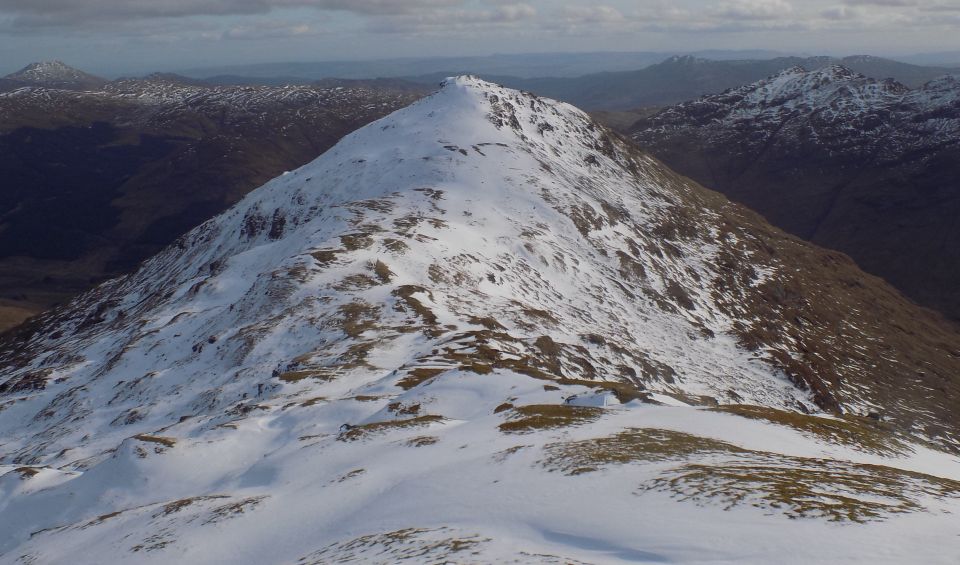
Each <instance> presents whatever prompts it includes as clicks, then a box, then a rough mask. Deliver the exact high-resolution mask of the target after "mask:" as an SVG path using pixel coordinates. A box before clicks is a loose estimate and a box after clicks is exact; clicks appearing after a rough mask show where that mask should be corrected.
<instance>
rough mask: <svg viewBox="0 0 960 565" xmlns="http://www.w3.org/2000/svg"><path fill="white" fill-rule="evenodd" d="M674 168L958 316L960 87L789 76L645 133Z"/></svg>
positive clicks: (637, 131) (679, 114)
mask: <svg viewBox="0 0 960 565" xmlns="http://www.w3.org/2000/svg"><path fill="white" fill-rule="evenodd" d="M632 137H633V139H634V140H636V141H637V142H638V143H639V144H640V145H641V146H643V147H644V148H646V149H647V150H648V151H650V152H651V153H653V154H654V155H656V156H657V157H659V158H660V159H662V160H663V161H664V162H665V163H667V164H668V165H669V166H671V167H672V168H674V169H675V170H677V171H678V172H680V173H681V174H684V175H687V176H689V177H691V178H693V179H695V180H697V181H698V182H701V183H703V184H704V185H706V186H709V187H711V188H714V189H716V190H719V191H721V192H723V193H725V194H727V195H728V196H730V197H731V198H733V199H735V200H738V201H740V202H743V203H745V204H747V205H748V206H750V207H751V208H753V209H755V210H757V211H759V212H760V213H761V214H763V215H764V216H766V217H767V219H769V220H770V221H771V222H772V223H774V224H776V225H778V226H780V227H782V228H784V229H786V230H787V231H790V232H792V233H794V234H796V235H799V236H801V237H803V238H805V239H807V240H810V241H812V242H814V243H817V244H819V245H823V246H826V247H831V248H834V249H839V250H841V251H843V252H845V253H848V254H849V255H850V256H852V257H853V258H854V259H855V260H856V261H857V262H858V263H859V264H860V266H862V267H863V268H864V269H865V270H867V271H869V272H872V273H875V274H877V275H880V276H882V277H884V278H885V279H887V280H888V281H890V282H891V283H893V284H894V285H895V286H897V287H899V288H900V289H901V290H902V291H903V292H904V293H905V294H907V295H908V296H910V297H912V298H913V299H914V300H916V301H917V302H919V303H921V304H924V305H927V306H930V307H933V308H937V309H939V310H940V311H942V312H944V313H945V314H946V315H947V316H949V317H951V318H953V319H954V320H960V293H958V292H957V289H960V222H958V221H957V219H958V218H960V180H958V179H960V79H958V78H957V77H953V76H947V77H943V78H941V79H938V80H934V81H931V82H929V83H927V84H926V85H925V86H923V87H921V88H918V89H910V88H908V87H907V86H905V85H903V84H901V83H898V82H896V81H892V80H884V81H878V80H875V79H872V78H868V77H866V76H864V75H863V74H860V73H857V72H855V71H853V70H851V69H849V68H847V67H842V66H828V67H825V68H821V69H819V70H807V69H804V68H802V67H793V68H790V69H787V70H785V71H783V72H781V73H779V74H777V75H775V76H773V77H770V78H767V79H764V80H761V81H758V82H755V83H753V84H750V85H747V86H743V87H740V88H737V89H733V90H730V91H728V92H724V93H722V94H716V95H711V96H706V97H703V98H700V99H698V100H694V101H691V102H686V103H683V104H679V105H677V106H674V107H671V108H669V109H666V110H664V111H662V112H660V113H658V114H656V115H654V116H652V117H649V118H645V119H642V120H641V121H639V122H638V123H637V124H636V125H635V126H634V128H633V133H632Z"/></svg>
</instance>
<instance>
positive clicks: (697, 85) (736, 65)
mask: <svg viewBox="0 0 960 565" xmlns="http://www.w3.org/2000/svg"><path fill="white" fill-rule="evenodd" d="M835 64H843V65H844V66H847V67H848V68H851V69H853V70H855V71H857V72H859V73H862V74H864V75H866V76H868V77H872V78H876V79H881V80H882V79H885V78H893V79H896V80H897V81H899V82H902V83H903V84H906V85H907V86H911V87H916V86H921V85H923V84H924V83H926V82H928V81H930V80H933V79H935V78H937V77H941V76H943V75H946V74H952V73H955V72H960V71H958V70H957V69H952V68H941V67H923V66H918V65H910V64H907V63H901V62H898V61H892V60H889V59H882V58H879V57H870V56H856V57H846V58H843V59H833V58H830V57H808V58H800V57H780V58H776V59H765V60H730V61H714V60H708V59H702V58H696V57H691V56H679V57H671V58H670V59H667V60H666V61H664V62H662V63H658V64H655V65H651V66H649V67H646V68H644V69H640V70H635V71H629V72H610V73H596V74H590V75H585V76H580V77H576V78H533V79H521V78H517V77H508V76H496V77H487V78H490V79H491V80H496V81H497V82H500V83H502V84H505V85H508V86H511V87H513V88H520V89H524V90H528V91H530V92H535V93H537V94H540V95H542V96H549V97H551V98H556V99H559V100H564V101H566V102H569V103H571V104H575V105H577V106H580V107H581V108H585V109H588V110H632V109H635V108H643V107H650V106H666V105H671V104H677V103H679V102H684V101H686V100H690V99H693V98H696V97H698V96H702V95H705V94H716V93H719V92H723V91H724V90H727V89H730V88H736V87H738V86H741V85H744V84H749V83H752V82H754V81H757V80H761V79H763V78H766V77H768V76H770V75H772V74H775V73H777V72H780V71H782V70H784V69H788V68H790V67H795V66H803V67H805V68H809V69H812V70H816V69H821V68H825V67H829V66H831V65H835ZM437 78H438V76H428V77H420V78H419V79H418V78H413V79H410V80H425V82H433V81H435V80H437Z"/></svg>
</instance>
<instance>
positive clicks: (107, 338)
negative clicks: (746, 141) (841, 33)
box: [0, 78, 960, 563]
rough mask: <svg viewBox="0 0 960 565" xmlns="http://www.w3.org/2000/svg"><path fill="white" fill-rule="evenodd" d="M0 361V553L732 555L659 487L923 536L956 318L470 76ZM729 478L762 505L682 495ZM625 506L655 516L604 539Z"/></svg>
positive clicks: (378, 125) (940, 456)
mask: <svg viewBox="0 0 960 565" xmlns="http://www.w3.org/2000/svg"><path fill="white" fill-rule="evenodd" d="M0 362H2V367H3V368H2V373H0V383H2V384H0V394H2V396H0V402H2V404H0V406H2V409H0V442H2V445H3V449H4V453H5V454H6V455H5V456H4V457H3V459H2V460H0V465H8V467H6V468H5V469H6V470H8V471H9V472H8V473H7V474H6V475H4V476H3V481H4V482H3V483H0V488H2V489H4V490H3V492H4V493H6V494H8V496H7V497H6V498H5V499H3V500H5V502H4V503H2V505H0V526H2V527H0V531H3V532H4V535H3V537H2V538H0V552H2V553H0V555H2V556H3V557H4V558H7V557H8V556H10V557H11V558H15V557H17V556H21V555H22V556H26V557H25V559H29V558H33V559H38V560H41V561H43V560H48V561H58V560H62V559H66V558H67V556H69V555H70V554H71V551H75V550H76V549H77V548H80V547H84V548H85V551H88V552H89V553H86V555H91V556H96V558H97V559H100V560H109V559H113V560H116V559H120V558H124V556H126V557H128V558H129V556H130V555H132V554H137V555H138V558H139V557H142V558H143V559H154V560H160V561H162V560H164V559H170V558H172V557H173V556H174V555H178V556H180V557H181V558H186V559H188V560H193V561H195V562H217V561H221V562H222V561H223V560H224V559H228V560H234V561H236V560H238V559H239V560H246V561H249V562H295V561H297V560H300V562H315V563H328V562H338V560H345V559H348V558H351V557H352V558H357V559H366V560H368V561H372V562H391V561H395V560H396V559H398V558H400V557H407V558H416V557H417V556H420V557H423V558H429V559H440V560H443V559H454V560H465V561H466V562H471V561H475V562H503V560H504V559H514V560H518V561H520V562H524V561H526V562H529V561H531V560H532V561H543V562H551V561H550V560H551V559H552V560H555V561H557V562H570V561H571V560H581V561H583V562H589V561H592V560H597V559H606V558H611V557H610V556H611V555H612V556H613V557H612V558H614V559H620V560H625V561H629V560H637V559H648V560H650V559H667V558H669V559H675V560H696V559H697V558H698V557H697V555H698V552H701V551H716V552H717V554H718V555H720V556H721V557H723V558H728V559H736V558H738V557H739V558H744V557H745V556H748V555H752V556H753V557H752V559H754V560H763V559H765V558H769V557H770V556H771V554H769V553H766V551H770V549H769V547H771V546H767V547H768V549H766V550H765V551H761V552H760V553H762V555H761V556H760V557H757V554H756V553H745V552H744V551H743V548H742V547H738V544H737V543H733V544H731V545H730V546H729V547H721V548H713V549H711V550H707V549H706V547H705V546H703V545H702V544H703V543H704V541H703V540H709V539H716V537H715V536H716V535H719V534H720V531H718V530H715V529H714V528H715V527H713V526H711V527H706V526H705V531H703V532H699V533H694V534H693V535H692V536H691V537H689V538H687V537H685V536H687V535H688V534H685V536H684V537H683V538H682V539H681V538H677V534H669V535H667V537H668V538H671V539H672V540H673V541H668V542H666V543H665V542H663V541H657V542H655V541H653V540H656V539H661V540H663V539H666V538H663V537H659V538H658V536H663V535H665V531H664V530H663V528H664V527H667V526H669V525H670V524H673V525H677V524H679V523H682V522H685V521H689V520H691V519H692V517H693V516H694V515H696V514H697V512H699V511H698V510H697V506H695V505H688V504H685V503H680V502H676V501H671V500H670V496H671V495H675V496H681V497H684V498H693V499H694V500H701V502H703V503H704V504H707V506H709V507H710V508H712V509H710V510H704V512H706V513H707V514H705V515H701V517H707V518H708V519H706V520H699V521H700V522H703V523H717V524H721V523H723V524H740V525H741V526H749V527H747V528H746V529H744V530H740V531H737V530H738V528H737V527H736V526H733V527H732V528H731V531H730V532H727V534H731V535H733V536H734V537H733V538H731V539H736V540H742V536H744V535H748V532H749V531H752V532H753V533H754V534H755V533H757V532H758V531H759V532H762V534H763V535H765V536H768V537H769V540H777V543H778V544H779V543H783V544H786V545H788V546H789V545H790V542H789V538H790V537H793V538H794V539H796V536H795V535H792V534H791V536H789V537H788V536H786V535H785V534H784V531H785V530H781V528H783V527H784V525H785V524H788V523H790V521H789V519H788V518H786V517H785V516H784V515H786V516H792V517H807V518H812V519H813V518H826V519H836V520H851V521H855V522H865V521H872V520H887V519H890V518H891V517H893V516H896V515H899V514H908V515H910V517H904V518H902V520H905V522H901V523H906V524H911V525H912V526H910V527H914V526H917V527H919V525H920V524H927V525H928V526H929V529H928V531H935V532H941V531H942V526H943V522H942V521H941V520H940V519H938V518H937V517H936V512H939V511H940V510H945V509H947V508H950V507H951V506H950V505H951V504H954V503H953V502H952V501H953V500H954V499H953V496H954V494H955V493H954V491H955V490H956V489H957V485H958V484H960V483H954V482H953V481H952V480H951V479H950V478H949V477H954V478H956V477H960V475H957V473H958V472H960V471H958V464H957V462H956V460H955V459H953V458H951V457H949V456H947V455H946V454H944V453H941V452H937V451H934V450H932V449H931V448H929V447H926V446H925V445H926V444H929V445H937V446H939V447H940V448H944V449H952V450H956V449H957V426H956V420H955V415H956V407H957V406H956V402H957V401H956V399H957V390H956V387H957V384H956V380H955V375H956V372H957V368H958V367H960V340H958V338H957V336H956V335H955V334H953V333H950V331H949V330H948V329H947V328H945V327H943V326H941V325H939V323H938V322H937V320H936V319H935V318H932V317H930V316H928V315H926V314H925V313H923V312H922V311H918V310H917V309H916V308H914V307H912V306H911V305H910V304H908V303H907V302H906V301H904V300H903V299H902V298H900V297H899V296H898V295H897V294H896V293H895V292H893V291H892V290H890V289H889V288H888V287H887V286H885V285H884V284H883V283H881V282H879V281H878V280H876V279H873V278H871V277H869V276H866V275H863V274H862V273H860V272H859V271H857V270H856V268H855V267H854V266H853V265H852V264H851V263H850V261H849V260H848V259H846V258H845V257H843V256H841V255H839V254H835V253H828V252H824V251H822V250H819V249H816V248H813V247H811V246H809V245H806V244H803V243H801V242H799V241H797V240H795V239H793V238H791V237H788V236H785V235H783V234H782V233H780V232H778V231H776V230H774V229H772V228H770V227H769V226H767V225H766V224H764V223H763V222H762V221H761V220H759V219H758V218H757V217H756V216H754V215H753V214H750V213H748V212H746V211H744V210H743V209H741V208H739V207H736V206H733V205H731V204H729V203H728V202H726V201H725V200H724V199H722V198H721V197H719V196H717V195H716V194H714V193H710V192H708V191H705V190H703V189H701V188H700V187H698V186H696V185H693V184H691V183H689V182H687V181H685V180H684V179H682V178H679V177H677V176H676V175H674V174H673V173H671V172H670V171H669V170H667V169H665V168H664V167H663V166H662V165H661V164H659V163H658V162H657V161H655V160H653V159H652V158H650V157H648V156H645V155H643V154H641V153H639V152H637V151H635V150H634V149H633V148H632V147H631V146H630V145H629V144H627V143H625V142H624V141H622V140H620V139H618V138H617V137H616V136H614V135H612V134H611V133H609V132H608V131H606V130H604V129H603V128H600V127H598V126H596V125H595V124H594V123H593V122H591V121H590V120H589V118H588V117H587V116H586V115H585V114H583V113H581V112H580V111H578V110H576V109H574V108H572V107H570V106H567V105H564V104H560V103H556V102H553V101H550V100H544V99H540V98H536V97H534V96H531V95H528V94H521V93H519V92H516V91H512V90H508V89H504V88H501V87H497V86H494V85H492V84H488V83H484V82H481V81H478V80H476V79H472V78H460V79H456V80H451V81H449V82H448V83H447V84H446V85H445V86H444V88H443V89H442V90H441V91H440V92H439V93H437V94H435V95H434V96H432V97H430V98H428V99H425V100H422V101H420V102H418V103H415V104H414V105H412V106H410V107H408V108H406V109H404V110H401V111H399V112H396V113H394V114H393V115H391V116H389V117H387V118H385V119H383V120H380V121H378V122H375V123H373V124H371V125H369V126H367V127H365V128H363V129H362V130H360V131H357V132H355V133H353V134H351V135H349V136H348V137H347V138H345V139H344V140H343V141H342V142H341V143H339V144H338V145H337V146H335V147H334V148H333V149H331V150H330V151H329V152H327V153H326V154H325V155H323V156H322V157H320V158H319V159H317V160H316V161H314V162H312V163H311V164H309V165H307V166H305V167H303V168H301V169H299V170H297V171H295V172H293V173H290V174H286V175H283V176H281V177H279V178H277V179H275V180H274V181H272V182H270V183H268V184H267V185H265V186H263V187H262V188H260V189H258V190H256V191H254V192H253V193H251V194H250V195H249V196H248V197H247V198H246V199H244V200H243V201H242V202H241V203H240V204H238V205H237V206H235V207H233V208H232V209H231V210H229V211H228V212H226V213H225V214H223V215H221V216H219V217H217V218H214V219H213V220H210V221H208V222H206V223H205V224H203V225H202V226H200V227H198V228H197V229H195V230H193V231H191V232H190V233H188V234H187V235H185V236H184V237H182V238H181V239H180V240H179V241H178V242H177V243H176V245H174V246H172V247H170V248H169V249H167V250H166V251H164V252H163V253H161V254H160V255H158V256H156V257H154V258H153V259H151V260H149V261H147V262H146V263H145V264H144V265H143V266H142V268H141V269H140V270H139V271H138V272H136V273H134V274H132V275H130V276H127V277H124V278H121V279H117V280H115V281H111V282H109V283H106V284H105V285H103V286H101V287H99V288H98V289H96V290H94V291H91V292H90V293H88V294H86V295H84V296H82V297H80V298H79V299H77V300H76V301H74V302H73V303H72V304H71V305H70V306H69V307H67V308H64V309H61V310H59V311H56V312H53V313H50V314H49V315H46V316H44V317H42V318H40V319H38V320H36V321H35V323H34V324H32V325H31V327H28V328H24V329H23V331H22V332H20V333H18V334H16V335H11V336H8V338H7V342H6V343H5V345H4V346H3V348H2V350H0ZM657 404H660V405H667V406H656V405H657ZM745 404H747V405H752V406H753V407H752V408H750V407H744V406H742V405H745ZM716 405H722V406H723V407H721V408H715V409H713V410H706V409H700V408H695V407H696V406H700V407H705V406H716ZM811 412H812V413H819V414H821V415H820V416H813V415H806V413H811ZM831 412H832V413H835V414H838V415H835V416H833V417H827V416H824V415H823V414H824V413H827V414H829V413H831ZM840 412H844V413H845V415H844V416H842V417H841V416H839V413H840ZM868 412H882V413H883V417H884V418H885V419H886V421H885V422H883V423H879V422H876V421H874V420H871V419H869V418H865V417H863V415H865V414H866V413H868ZM342 424H347V425H344V426H342V427H341V425H342ZM518 442H519V443H518ZM665 461H672V462H673V464H672V466H665V464H664V462H665ZM658 462H659V463H658ZM718 462H719V463H718ZM703 465H708V466H709V465H720V466H721V467H718V468H725V469H727V473H728V474H727V475H726V476H725V478H723V477H720V476H719V475H716V476H715V475H712V474H711V473H710V472H708V473H707V474H708V475H709V476H711V477H713V478H709V479H708V478H706V477H704V476H702V475H701V474H700V473H701V472H702V471H703V469H704V467H702V466H703ZM698 466H700V467H698ZM667 467H669V469H672V470H668V469H667ZM608 468H610V469H612V470H611V471H610V472H612V473H613V477H612V478H611V477H610V476H608V475H604V474H603V473H601V472H600V471H601V470H604V469H608ZM710 468H712V467H710ZM0 469H3V467H0ZM934 469H936V471H934ZM931 472H933V473H934V475H936V476H934V475H927V474H925V473H931ZM671 473H672V474H671ZM738 473H739V474H740V475H742V476H740V475H738ZM580 476H584V478H583V479H578V478H575V477H580ZM738 477H739V478H738ZM638 478H640V479H642V480H640V483H637V482H636V481H637V480H638ZM501 480H503V483H502V484H501ZM714 480H720V481H726V480H729V481H733V484H734V485H739V486H730V485H728V487H727V488H726V489H721V491H722V492H725V493H727V494H725V495H724V496H729V497H730V498H729V499H724V498H723V497H721V499H715V495H716V492H717V491H716V489H713V488H712V487H710V485H711V484H712V481H714ZM570 481H582V482H577V483H571V482H570ZM611 481H612V482H611ZM783 483H789V484H793V485H796V486H795V489H794V490H791V491H790V492H788V493H784V492H783V491H782V489H781V488H780V486H778V485H781V484H783ZM573 484H579V485H581V487H583V488H582V489H577V491H578V494H569V495H568V494H564V495H563V497H561V498H562V499H563V500H557V497H556V493H558V492H564V493H569V492H570V486H572V485H573ZM638 484H639V489H640V490H636V489H637V488H638ZM714 486H716V485H714ZM598 489H599V490H598ZM738 489H741V490H742V489H746V491H745V492H742V493H741V492H740V490H738ZM812 489H822V490H823V492H824V493H826V494H823V493H820V494H814V493H813V490H812ZM747 491H749V492H747ZM630 492H634V494H637V496H643V497H644V498H643V499H642V500H638V501H636V502H631V500H630V498H631V496H629V495H628V493H630ZM710 492H713V494H709V493H710ZM642 493H647V494H642ZM831 493H832V494H831ZM843 493H848V494H843ZM624 495H628V496H626V498H625V499H624V498H623V497H624ZM593 497H596V499H595V500H594V499H593ZM831 497H834V498H831ZM844 497H846V498H844ZM618 499H619V502H617V500H618ZM66 500H70V501H71V502H70V503H69V504H68V505H67V506H66V507H65V506H64V501H66ZM724 500H726V501H725V502H724ZM412 501H416V502H415V503H414V502H412ZM744 501H751V502H750V503H751V504H755V505H756V506H758V507H759V508H761V509H765V510H760V511H756V512H755V511H754V510H750V509H742V510H741V511H738V512H736V513H734V516H733V517H731V518H730V520H732V522H729V521H728V520H727V519H726V518H722V516H723V514H722V511H721V510H720V509H719V508H717V507H714V506H712V505H713V504H714V503H716V504H719V505H720V506H721V507H722V506H727V505H729V507H730V508H733V507H741V506H743V504H744ZM644 503H650V504H654V505H656V506H657V507H658V508H659V507H661V506H662V508H663V513H660V514H658V519H659V520H663V522H662V524H660V525H655V524H652V523H651V524H650V529H649V530H647V531H645V532H644V534H643V535H642V536H640V537H637V532H636V531H634V530H633V529H632V528H631V527H629V526H627V524H629V523H631V519H630V516H631V515H632V513H635V512H636V508H637V506H635V505H636V504H640V505H641V506H642V505H643V504H644ZM837 504H839V506H836V505H837ZM411 505H413V506H415V507H411ZM747 506H748V507H749V505H747ZM578 508H579V511H577V510H576V509H578ZM922 511H926V512H922ZM764 512H774V513H775V514H777V515H778V517H777V518H774V519H772V521H764V520H763V519H762V518H761V517H762V515H763V513H764ZM714 518H716V520H714ZM591 521H592V522H593V523H594V524H595V525H594V526H588V525H587V524H589V523H590V522H591ZM522 524H526V525H522ZM811 524H812V525H810V526H809V527H810V528H811V530H810V531H811V532H816V533H817V535H820V534H825V538H824V544H825V547H829V548H833V549H836V550H837V551H839V552H841V553H843V552H850V551H853V550H854V549H855V547H856V546H857V545H858V544H861V543H862V544H866V545H868V546H869V547H877V548H879V549H878V551H881V552H882V551H887V552H889V551H891V549H890V544H889V542H884V541H883V540H882V539H881V538H882V535H881V534H880V531H881V530H877V529H871V528H866V527H864V528H863V529H858V530H857V531H856V532H853V533H850V534H847V533H845V534H844V535H843V536H835V535H832V534H830V533H829V532H830V528H829V526H827V525H826V524H824V523H823V522H821V521H815V522H812V523H811ZM598 527H599V528H600V530H606V531H605V532H604V531H600V530H598V529H597V528H598ZM756 528H759V530H757V529H756ZM723 529H724V530H725V527H724V528H723ZM706 530H711V531H706ZM31 533H33V534H34V535H33V536H30V534H31ZM701 534H702V535H703V537H702V539H701V538H700V536H701ZM724 535H726V534H724ZM749 535H753V534H749ZM738 536H739V537H738ZM911 539H913V538H911ZM278 541H282V543H278ZM636 544H640V545H636ZM645 544H654V545H656V544H663V545H661V546H658V547H656V548H654V547H653V546H652V545H645ZM871 544H875V545H871ZM793 545H796V544H795V543H794V544H793ZM680 547H688V548H690V549H686V550H680V549H677V548H680ZM861 547H862V546H861ZM904 547H905V549H896V550H894V551H893V552H892V553H887V555H898V552H900V553H899V554H900V555H902V554H903V553H902V552H904V551H908V550H909V551H914V553H913V554H912V555H917V553H916V552H917V551H919V552H920V553H922V554H924V555H925V556H930V557H936V555H930V551H928V550H925V549H924V548H923V545H922V543H920V541H917V543H913V542H911V544H908V546H904ZM799 549H801V551H799V553H796V555H797V558H798V559H803V558H804V556H806V557H808V558H809V557H810V555H809V549H807V550H802V548H799ZM464 551H466V552H468V553H461V552H464ZM805 551H806V553H805ZM458 554H459V555H458ZM700 555H701V557H702V555H703V554H700ZM605 556H606V557H605ZM91 559H93V557H91ZM378 560H379V561H378Z"/></svg>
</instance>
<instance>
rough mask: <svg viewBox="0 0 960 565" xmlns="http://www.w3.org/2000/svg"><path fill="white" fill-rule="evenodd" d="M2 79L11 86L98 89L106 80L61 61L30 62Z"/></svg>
mask: <svg viewBox="0 0 960 565" xmlns="http://www.w3.org/2000/svg"><path fill="white" fill-rule="evenodd" d="M3 80H5V81H9V82H10V83H12V85H13V86H41V87H46V88H62V89H67V90H81V91H82V90H98V89H100V88H102V87H103V86H104V85H105V84H107V80H106V79H103V78H100V77H98V76H94V75H91V74H88V73H85V72H83V71H81V70H78V69H75V68H73V67H71V66H69V65H67V64H66V63H64V62H62V61H41V62H39V63H31V64H29V65H27V66H26V67H24V68H22V69H20V70H19V71H17V72H15V73H11V74H9V75H7V76H5V77H3Z"/></svg>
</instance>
